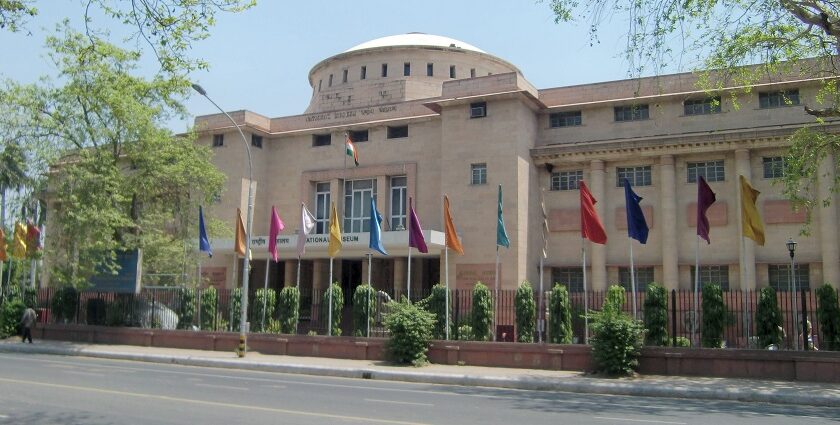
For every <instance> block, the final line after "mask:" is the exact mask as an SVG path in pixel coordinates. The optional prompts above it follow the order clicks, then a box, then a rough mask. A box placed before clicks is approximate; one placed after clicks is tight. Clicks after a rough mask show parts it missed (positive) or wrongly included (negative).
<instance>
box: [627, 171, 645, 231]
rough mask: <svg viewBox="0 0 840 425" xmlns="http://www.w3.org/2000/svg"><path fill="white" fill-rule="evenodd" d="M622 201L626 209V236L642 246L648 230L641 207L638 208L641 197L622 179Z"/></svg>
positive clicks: (628, 182)
mask: <svg viewBox="0 0 840 425" xmlns="http://www.w3.org/2000/svg"><path fill="white" fill-rule="evenodd" d="M624 200H625V203H626V205H625V207H626V208H627V236H630V237H631V238H633V239H635V240H637V241H639V242H641V243H643V244H644V243H647V238H648V230H649V229H648V225H647V221H645V215H644V213H642V207H640V206H639V201H641V200H642V197H641V196H639V195H636V192H633V189H631V188H630V181H629V180H627V179H624Z"/></svg>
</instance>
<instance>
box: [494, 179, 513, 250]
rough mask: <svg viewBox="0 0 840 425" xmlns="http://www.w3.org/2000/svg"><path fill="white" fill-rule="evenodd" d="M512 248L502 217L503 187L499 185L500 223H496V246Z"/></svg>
mask: <svg viewBox="0 0 840 425" xmlns="http://www.w3.org/2000/svg"><path fill="white" fill-rule="evenodd" d="M499 245H501V246H503V247H505V248H510V240H508V236H507V231H506V230H505V219H504V217H502V185H499V221H498V222H497V223H496V246H499Z"/></svg>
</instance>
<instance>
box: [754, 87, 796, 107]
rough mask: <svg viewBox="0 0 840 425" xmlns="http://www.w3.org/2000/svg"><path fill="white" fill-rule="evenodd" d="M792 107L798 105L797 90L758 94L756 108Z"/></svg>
mask: <svg viewBox="0 0 840 425" xmlns="http://www.w3.org/2000/svg"><path fill="white" fill-rule="evenodd" d="M793 105H799V90H787V91H775V92H759V93H758V107H759V108H761V109H767V108H780V107H782V106H793Z"/></svg>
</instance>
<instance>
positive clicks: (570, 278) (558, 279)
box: [551, 267, 583, 292]
mask: <svg viewBox="0 0 840 425" xmlns="http://www.w3.org/2000/svg"><path fill="white" fill-rule="evenodd" d="M551 280H552V282H554V283H559V284H561V285H566V287H567V288H569V292H583V268H582V267H552V268H551Z"/></svg>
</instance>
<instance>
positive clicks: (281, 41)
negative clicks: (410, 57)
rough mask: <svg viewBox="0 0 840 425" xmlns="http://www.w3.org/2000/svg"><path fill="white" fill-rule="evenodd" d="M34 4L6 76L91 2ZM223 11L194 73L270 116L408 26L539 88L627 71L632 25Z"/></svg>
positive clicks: (544, 7)
mask: <svg viewBox="0 0 840 425" xmlns="http://www.w3.org/2000/svg"><path fill="white" fill-rule="evenodd" d="M36 6H37V7H38V8H39V10H40V15H39V16H38V17H36V18H34V19H33V20H32V21H31V22H30V23H29V30H30V31H31V33H32V34H31V35H27V34H23V33H15V34H12V33H9V32H8V31H0V53H2V56H0V57H2V58H3V59H2V60H0V78H10V79H13V80H17V81H19V82H24V83H27V82H34V81H35V80H36V79H37V78H38V77H39V76H41V75H49V74H54V72H55V68H54V66H53V65H52V64H51V62H50V60H49V58H48V57H47V54H46V53H47V52H46V51H45V50H44V48H43V44H44V37H45V35H46V34H48V33H49V32H50V30H51V29H52V28H54V27H55V24H56V23H58V22H60V21H61V20H62V19H64V18H68V19H70V21H71V23H73V24H76V25H79V24H80V23H81V17H82V14H83V11H84V7H83V4H82V2H81V1H80V0H41V1H38V2H37V4H36ZM217 19H218V22H217V25H216V26H215V27H213V29H212V30H211V31H212V35H211V36H210V37H209V38H208V39H206V40H203V41H201V42H199V43H197V44H196V45H195V46H194V48H193V54H194V55H195V56H197V57H201V58H203V59H205V60H206V61H208V62H209V63H210V69H209V70H208V71H199V72H196V73H194V74H193V75H191V78H192V80H193V81H195V82H198V83H199V84H201V86H203V87H204V89H205V90H206V91H207V93H208V95H209V96H210V97H211V98H212V99H213V100H214V101H215V102H216V103H218V104H219V105H220V106H221V107H222V108H224V109H225V110H228V111H234V110H240V109H248V110H251V111H254V112H256V113H259V114H262V115H265V116H267V117H280V116H287V115H298V114H301V113H303V111H304V110H305V109H306V106H307V105H308V104H309V100H310V96H311V94H312V88H311V87H310V86H309V81H308V79H307V76H308V74H309V71H310V69H311V68H312V67H313V66H314V65H315V64H317V63H318V62H319V61H321V60H322V59H325V58H327V57H330V56H332V55H335V54H338V53H341V52H343V51H345V50H347V49H349V48H351V47H353V46H355V45H357V44H360V43H363V42H365V41H368V40H372V39H375V38H379V37H384V36H388V35H395V34H403V33H408V32H424V33H428V34H436V35H442V36H447V37H451V38H455V39H458V40H461V41H464V42H466V43H469V44H472V45H474V46H476V47H478V48H479V49H482V50H484V51H485V52H487V53H490V54H492V55H495V56H497V57H500V58H502V59H505V60H507V61H509V62H511V63H512V64H514V65H516V66H517V67H519V69H520V70H521V71H522V73H523V74H524V76H525V78H526V79H527V80H529V81H530V82H531V83H532V84H533V85H534V86H536V87H537V88H550V87H558V86H568V85H576V84H586V83H595V82H601V81H611V80H618V79H623V78H626V77H627V76H628V65H627V62H626V61H625V60H624V58H623V53H622V52H623V47H624V43H625V41H624V37H625V35H626V33H625V30H626V28H627V26H626V24H624V23H622V22H612V23H608V24H607V25H605V26H604V27H602V32H601V33H600V43H598V44H595V45H591V43H590V38H589V33H588V29H589V26H588V23H586V22H578V23H572V24H570V23H562V24H556V23H555V22H554V17H553V15H552V12H551V9H550V8H549V6H548V4H547V3H546V2H539V1H537V0H506V1H492V2H488V1H486V0H483V1H477V0H454V1H453V0H448V1H442V0H426V1H422V2H420V1H393V0H391V1H378V0H359V1H352V2H351V1H338V0H335V1H329V0H307V1H294V2H291V1H281V0H259V1H258V4H257V6H256V7H254V8H252V9H250V10H248V11H245V12H242V13H239V14H227V13H224V14H219V15H218V16H217ZM98 22H104V21H98ZM114 28H118V26H117V25H115V26H114ZM115 31H117V30H115ZM143 65H144V68H143V69H144V70H145V71H146V72H148V73H149V74H150V75H151V72H152V71H153V70H154V69H155V67H156V62H154V57H153V56H151V55H146V56H145V57H144V63H143ZM186 106H187V109H188V111H189V113H190V114H191V115H192V116H193V117H194V116H196V115H204V114H210V113H215V112H216V110H215V108H214V107H213V106H212V105H211V104H210V103H209V102H207V100H206V99H204V98H202V97H200V96H198V95H194V96H192V97H191V98H190V99H188V100H187V101H186ZM191 123H192V117H189V118H187V119H185V120H173V121H172V122H170V123H168V124H167V125H168V126H169V127H170V128H172V129H173V130H174V131H178V132H180V131H184V130H185V129H186V128H187V126H188V125H190V124H191Z"/></svg>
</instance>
